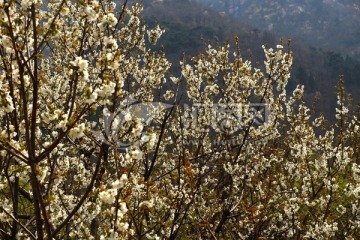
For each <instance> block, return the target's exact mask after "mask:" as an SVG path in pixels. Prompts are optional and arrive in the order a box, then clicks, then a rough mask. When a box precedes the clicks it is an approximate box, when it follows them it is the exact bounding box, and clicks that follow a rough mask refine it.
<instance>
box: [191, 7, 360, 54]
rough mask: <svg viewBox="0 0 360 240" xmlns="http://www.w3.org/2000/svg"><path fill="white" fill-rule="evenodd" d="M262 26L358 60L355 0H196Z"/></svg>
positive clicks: (359, 17) (359, 16)
mask: <svg viewBox="0 0 360 240" xmlns="http://www.w3.org/2000/svg"><path fill="white" fill-rule="evenodd" d="M195 1H197V2H199V3H202V4H204V5H206V6H209V7H212V8H214V9H217V10H218V11H223V12H225V13H226V14H229V15H231V16H234V17H236V18H238V19H241V20H242V21H244V22H246V23H251V24H252V25H253V26H256V27H258V28H260V29H262V30H268V31H272V32H273V33H276V34H280V35H284V36H285V37H293V38H296V39H299V40H302V41H305V42H306V43H308V44H310V45H316V46H318V47H321V48H324V49H327V50H331V49H332V50H334V51H336V52H341V53H343V54H344V55H349V56H352V57H355V58H357V59H359V60H360V40H359V39H360V2H359V1H358V0H195Z"/></svg>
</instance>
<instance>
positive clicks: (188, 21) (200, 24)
mask: <svg viewBox="0 0 360 240" xmlns="http://www.w3.org/2000/svg"><path fill="white" fill-rule="evenodd" d="M234 1H235V0H234ZM144 4H145V11H144V18H145V20H146V22H148V23H149V24H150V25H151V24H156V23H160V25H161V26H162V27H164V28H165V29H166V32H165V34H164V35H163V36H162V38H161V39H160V42H159V43H160V44H161V45H163V47H164V50H165V51H166V54H167V56H168V58H170V60H171V61H172V62H173V63H174V64H173V66H174V68H173V72H174V74H179V64H177V63H178V62H179V61H180V59H181V58H182V57H183V53H185V54H186V55H187V56H194V55H196V54H197V53H198V52H199V51H202V50H203V49H204V45H206V44H207V42H208V41H209V40H210V41H211V42H212V44H214V43H215V44H216V40H215V39H218V41H219V42H220V43H223V42H224V41H225V40H226V39H230V40H231V39H233V37H234V36H235V35H237V36H239V38H240V47H241V51H242V55H243V57H244V58H246V59H249V58H251V59H252V62H253V63H254V65H257V63H256V62H259V64H260V65H261V63H262V62H263V60H264V59H263V51H262V48H261V45H262V44H264V43H269V45H270V46H274V45H276V44H277V43H278V42H279V39H280V37H276V36H275V35H272V34H270V33H269V32H266V31H261V30H259V29H257V28H254V27H252V26H250V25H245V24H244V23H243V22H241V21H239V20H236V19H234V18H232V17H230V16H229V15H228V14H223V13H221V12H219V11H215V10H214V9H212V8H209V7H206V6H204V5H199V4H197V3H195V2H194V1H190V0H187V1H185V0H184V1H177V0H163V1H160V2H159V0H157V1H156V0H155V1H154V0H147V1H144ZM202 37H203V39H204V40H201V38H202ZM216 37H217V38H216ZM230 42H231V41H230ZM232 45H234V44H232ZM292 51H293V53H294V65H293V71H292V76H291V79H290V82H289V87H288V89H289V91H292V90H293V89H294V88H295V86H296V85H297V84H299V83H301V84H305V89H306V91H305V92H306V100H307V101H308V102H311V101H312V99H313V98H314V97H315V95H320V101H319V103H318V110H321V111H323V112H325V113H326V115H327V116H331V115H332V114H331V113H333V111H334V109H335V105H336V96H335V93H336V91H337V89H336V83H337V80H338V76H339V74H344V75H345V84H346V86H347V89H348V90H349V92H351V93H353V95H354V102H355V103H359V102H360V96H359V94H358V92H360V81H359V80H360V79H359V78H360V63H359V62H357V61H355V60H354V59H352V58H350V57H343V56H342V55H341V54H339V53H336V52H334V51H326V50H323V49H321V48H318V47H308V45H306V44H305V45H304V44H303V41H298V40H296V39H293V41H292Z"/></svg>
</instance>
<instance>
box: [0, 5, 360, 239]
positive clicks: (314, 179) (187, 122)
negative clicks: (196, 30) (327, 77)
mask: <svg viewBox="0 0 360 240" xmlns="http://www.w3.org/2000/svg"><path fill="white" fill-rule="evenodd" d="M0 5H1V9H0V33H1V38H0V56H1V61H0V96H1V99H0V116H1V120H0V170H1V172H0V234H1V236H2V238H4V239H14V238H19V239H22V238H26V239H29V238H30V239H44V238H45V239H99V238H100V239H129V238H130V239H131V238H133V239H142V238H148V239H175V238H179V239H183V238H184V239H185V238H186V239H188V238H189V239H193V238H194V239H211V238H214V239H217V238H221V239H228V238H230V239H258V238H276V239H288V238H297V239H300V238H312V239H329V238H333V239H339V238H341V239H357V238H358V237H359V236H360V230H359V229H360V212H359V211H360V208H359V206H360V203H359V200H360V167H359V145H358V141H359V137H360V136H359V119H358V116H357V115H356V114H353V113H352V112H351V111H350V110H349V109H350V108H349V106H348V105H347V100H346V96H345V93H344V89H343V86H342V82H341V81H340V83H339V94H338V107H337V109H336V111H337V113H336V119H337V123H336V124H335V125H334V126H329V125H328V124H327V123H326V119H324V117H322V116H321V115H320V116H315V115H314V114H313V113H312V112H311V109H309V108H308V107H307V106H306V105H305V103H304V100H303V94H304V87H303V86H298V87H297V88H296V89H295V90H294V91H293V93H292V94H288V93H287V92H286V89H285V87H286V84H287V82H288V80H289V77H290V70H291V65H292V56H291V52H290V51H286V50H284V47H283V45H278V46H276V48H275V49H272V48H270V47H268V46H264V47H263V48H264V52H265V56H266V61H265V67H264V70H265V71H263V70H262V69H259V68H253V67H252V65H251V62H250V61H246V60H243V59H242V57H241V56H240V51H237V52H235V53H234V54H233V56H232V55H231V54H230V53H229V46H228V45H227V44H225V45H224V46H217V47H213V46H208V48H207V49H206V52H205V53H204V54H199V55H198V56H197V57H194V58H193V59H192V62H191V63H187V62H186V61H185V60H184V61H182V62H181V63H180V64H181V66H182V74H181V76H180V77H174V76H172V77H169V74H168V69H169V67H170V63H169V62H168V61H167V60H166V58H165V55H164V53H163V52H159V51H155V50H153V49H152V44H156V42H157V39H158V38H159V37H160V36H161V34H162V33H163V32H164V31H163V30H162V29H161V28H160V27H159V26H156V27H155V28H154V29H149V28H148V27H147V26H145V25H143V23H142V21H141V19H140V16H139V15H140V13H141V10H142V7H141V5H139V4H133V5H132V6H130V4H128V3H127V1H124V2H123V3H118V4H115V1H114V2H113V1H110V0H105V1H76V2H75V1H66V0H62V1H47V2H46V4H43V3H42V1H41V0H40V1H39V0H27V1H20V3H18V2H16V1H7V0H5V1H0ZM184 82H185V83H186V84H185V85H186V92H185V93H182V92H180V91H179V89H181V88H180V85H181V84H182V83H184ZM182 94H183V96H180V95H182ZM181 97H183V98H184V99H186V106H187V107H186V106H185V105H184V104H183V102H180V101H179V99H181ZM155 102H157V103H160V104H155ZM189 106H190V107H189ZM254 106H255V107H254ZM263 107H264V108H263ZM264 109H265V110H266V111H265V117H266V119H264V121H262V122H259V121H257V119H259V118H261V117H262V116H263V115H264V112H261V110H264ZM144 110H146V111H144ZM150 120H151V121H150Z"/></svg>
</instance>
